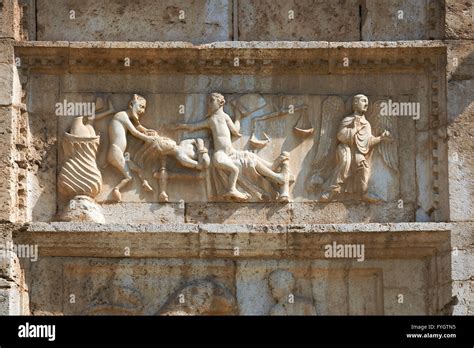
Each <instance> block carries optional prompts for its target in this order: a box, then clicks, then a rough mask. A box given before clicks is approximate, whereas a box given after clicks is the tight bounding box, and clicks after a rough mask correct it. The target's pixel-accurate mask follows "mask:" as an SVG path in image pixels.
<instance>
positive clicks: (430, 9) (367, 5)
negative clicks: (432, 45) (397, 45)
mask: <svg viewBox="0 0 474 348" xmlns="http://www.w3.org/2000/svg"><path fill="white" fill-rule="evenodd" d="M361 3H362V13H363V19H362V40H366V41H377V40H429V39H437V38H441V37H442V24H441V23H442V22H441V19H442V18H443V17H442V10H443V9H442V1H433V0H391V1H384V2H383V4H382V2H380V1H379V0H365V1H362V2H361Z"/></svg>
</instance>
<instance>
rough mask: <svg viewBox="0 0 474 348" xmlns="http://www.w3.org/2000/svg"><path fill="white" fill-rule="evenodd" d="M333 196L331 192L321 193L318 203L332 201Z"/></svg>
mask: <svg viewBox="0 0 474 348" xmlns="http://www.w3.org/2000/svg"><path fill="white" fill-rule="evenodd" d="M334 196H335V194H334V193H333V192H323V194H322V195H321V197H319V200H318V202H322V203H326V202H331V201H332V200H333V199H334Z"/></svg>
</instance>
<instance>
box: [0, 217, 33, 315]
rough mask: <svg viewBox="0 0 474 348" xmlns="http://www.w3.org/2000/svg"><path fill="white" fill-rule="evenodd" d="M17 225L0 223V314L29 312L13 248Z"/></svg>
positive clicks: (22, 280) (25, 292) (23, 313)
mask: <svg viewBox="0 0 474 348" xmlns="http://www.w3.org/2000/svg"><path fill="white" fill-rule="evenodd" d="M16 228H17V226H15V225H13V224H8V223H0V315H26V314H29V312H30V311H29V302H28V299H29V297H28V289H27V287H26V285H25V279H24V272H23V270H22V268H21V267H20V260H19V258H18V256H17V254H16V253H15V252H14V250H13V239H12V232H13V231H14V230H15V229H16Z"/></svg>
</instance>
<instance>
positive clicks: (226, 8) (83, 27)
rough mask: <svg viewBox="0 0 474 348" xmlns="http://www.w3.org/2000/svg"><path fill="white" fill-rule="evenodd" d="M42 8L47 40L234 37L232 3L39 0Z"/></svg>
mask: <svg viewBox="0 0 474 348" xmlns="http://www.w3.org/2000/svg"><path fill="white" fill-rule="evenodd" d="M37 9H38V12H37V20H38V22H37V28H38V40H44V41H46V40H49V41H61V40H70V41H92V40H98V41H189V42H194V43H201V42H213V41H227V40H231V39H232V2H231V1H222V0H192V1H186V0H178V1H176V0H166V1H158V2H157V1H153V0H140V1H134V2H133V3H131V2H124V1H120V2H117V1H111V0H107V1H101V2H97V1H93V0H87V1H84V0H80V1H78V0H67V1H63V0H57V1H51V0H38V1H37ZM70 11H74V17H75V18H74V19H71V18H70V17H71V12H70ZM180 11H184V12H180ZM182 15H184V18H182ZM180 16H181V17H180Z"/></svg>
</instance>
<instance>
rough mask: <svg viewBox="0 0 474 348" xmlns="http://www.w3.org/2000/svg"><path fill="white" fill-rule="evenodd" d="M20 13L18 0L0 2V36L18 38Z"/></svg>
mask: <svg viewBox="0 0 474 348" xmlns="http://www.w3.org/2000/svg"><path fill="white" fill-rule="evenodd" d="M20 13H21V9H20V7H19V4H18V0H3V1H2V2H1V3H0V38H11V39H19V38H20V18H21V14H20Z"/></svg>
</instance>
